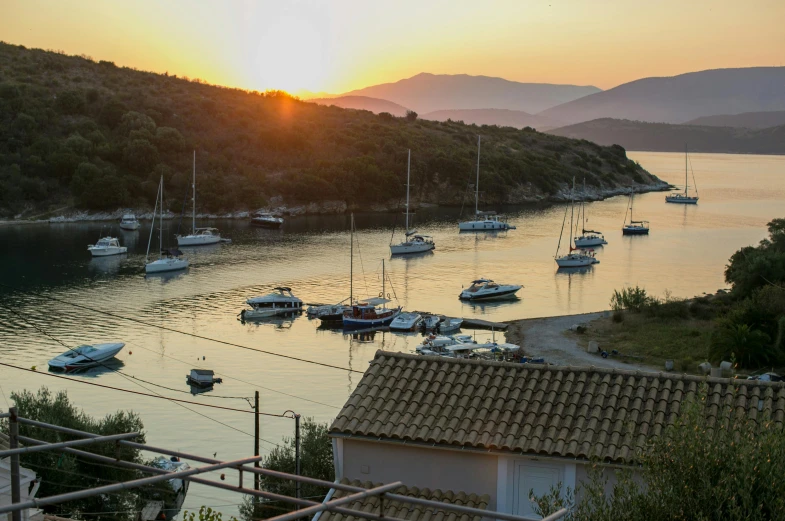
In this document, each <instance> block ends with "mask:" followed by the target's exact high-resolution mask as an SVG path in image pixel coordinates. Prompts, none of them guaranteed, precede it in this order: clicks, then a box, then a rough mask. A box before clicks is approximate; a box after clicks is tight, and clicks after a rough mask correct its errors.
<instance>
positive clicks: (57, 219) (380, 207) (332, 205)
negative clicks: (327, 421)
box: [0, 178, 673, 226]
mask: <svg viewBox="0 0 785 521" xmlns="http://www.w3.org/2000/svg"><path fill="white" fill-rule="evenodd" d="M655 179H656V181H655V182H654V183H652V184H635V185H634V186H633V187H632V188H633V191H634V192H635V193H647V192H664V191H668V190H671V189H672V188H673V187H672V186H671V185H669V184H668V183H666V182H664V181H662V180H660V179H657V178H655ZM629 190H630V189H629V188H627V187H614V188H606V189H598V188H595V187H587V190H586V192H585V193H579V194H576V200H584V201H601V200H603V199H608V198H610V197H615V196H618V195H624V194H627V193H629ZM510 195H511V196H513V197H510V198H509V199H513V200H508V201H505V202H504V203H503V204H535V203H563V202H565V201H569V200H570V189H569V187H564V188H563V189H561V190H559V191H558V192H557V193H555V194H551V195H544V194H537V193H532V192H530V193H526V194H524V193H518V194H510ZM270 203H271V204H270V205H268V206H267V207H265V208H259V209H258V210H242V211H235V212H228V213H221V214H215V213H197V214H196V217H197V218H198V219H249V218H250V217H251V216H252V215H253V214H255V213H257V212H270V213H273V214H276V215H282V216H286V217H297V216H301V215H331V214H332V215H335V214H344V213H347V212H379V213H384V212H394V211H398V210H400V209H401V208H402V206H401V202H400V201H398V200H395V201H390V202H388V203H387V204H373V205H369V206H366V207H357V206H349V205H347V204H346V202H344V201H325V202H322V203H309V204H304V205H291V206H289V205H286V204H284V203H283V199H282V198H280V197H273V198H272V199H271V201H270ZM457 205H460V203H451V204H444V203H442V204H438V203H433V202H428V201H416V200H415V201H413V206H416V207H419V208H428V207H439V206H457ZM126 213H133V214H135V215H136V217H137V218H138V219H140V220H148V221H149V220H151V219H152V213H153V212H152V209H150V208H145V209H129V208H125V209H117V210H115V211H113V212H88V211H85V210H74V211H71V212H68V211H66V212H61V213H60V215H56V216H54V217H49V218H46V219H21V218H20V219H11V220H5V221H3V220H0V226H3V225H6V226H7V225H15V224H35V223H53V224H56V223H75V222H101V221H118V220H119V219H120V218H121V217H122V216H123V214H126ZM179 217H180V214H179V213H173V212H171V211H169V212H166V213H164V219H166V220H170V219H176V218H179Z"/></svg>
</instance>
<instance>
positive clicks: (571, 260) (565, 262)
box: [554, 178, 600, 268]
mask: <svg viewBox="0 0 785 521" xmlns="http://www.w3.org/2000/svg"><path fill="white" fill-rule="evenodd" d="M569 210H570V242H569V248H570V251H569V252H568V253H567V255H563V256H561V257H559V249H560V248H561V240H562V236H563V235H564V225H565V223H566V222H567V208H565V209H564V220H563V221H562V224H561V232H560V233H559V243H558V244H557V245H556V255H555V256H554V259H555V260H556V264H557V265H558V266H559V267H560V268H581V267H584V266H591V265H592V264H599V262H600V261H599V260H597V259H596V258H595V257H594V251H593V250H587V249H580V248H576V247H573V238H572V225H573V218H574V216H575V178H573V179H572V192H571V195H570V206H569Z"/></svg>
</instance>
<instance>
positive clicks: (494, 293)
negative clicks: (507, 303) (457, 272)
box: [458, 279, 523, 300]
mask: <svg viewBox="0 0 785 521" xmlns="http://www.w3.org/2000/svg"><path fill="white" fill-rule="evenodd" d="M522 287H523V286H520V285H518V284H497V283H495V282H494V281H492V280H491V279H477V280H473V281H472V285H471V286H469V287H468V288H466V289H464V290H463V291H461V294H460V295H459V296H458V298H459V299H461V300H492V299H502V298H511V297H514V296H515V294H516V293H518V290H520V289H521V288H522Z"/></svg>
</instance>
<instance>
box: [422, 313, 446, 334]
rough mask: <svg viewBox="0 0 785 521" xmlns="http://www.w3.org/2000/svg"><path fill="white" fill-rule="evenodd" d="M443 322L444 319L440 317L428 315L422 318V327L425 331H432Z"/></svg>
mask: <svg viewBox="0 0 785 521" xmlns="http://www.w3.org/2000/svg"><path fill="white" fill-rule="evenodd" d="M441 321H442V319H441V317H440V316H438V315H431V314H427V313H426V314H425V315H423V316H422V324H421V327H422V328H423V329H424V330H425V331H430V330H432V329H435V328H436V327H437V326H439V324H441Z"/></svg>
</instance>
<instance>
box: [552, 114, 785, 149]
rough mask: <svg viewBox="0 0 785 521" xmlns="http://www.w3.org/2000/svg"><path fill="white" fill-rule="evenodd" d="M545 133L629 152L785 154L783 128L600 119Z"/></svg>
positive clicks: (784, 129) (784, 127)
mask: <svg viewBox="0 0 785 521" xmlns="http://www.w3.org/2000/svg"><path fill="white" fill-rule="evenodd" d="M548 132H549V133H551V134H553V135H556V136H563V137H569V138H573V139H587V140H590V141H593V142H595V143H598V144H600V145H614V144H618V145H621V146H623V147H624V148H625V149H628V150H649V151H654V152H680V151H683V150H684V146H685V144H687V145H689V148H690V150H692V151H695V152H715V153H730V154H785V125H780V126H777V127H771V128H764V129H750V128H733V127H715V126H706V125H672V124H667V123H646V122H643V121H630V120H626V119H612V118H602V119H595V120H592V121H586V122H584V123H578V124H576V125H569V126H566V127H561V128H557V129H553V130H549V131H548Z"/></svg>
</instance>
